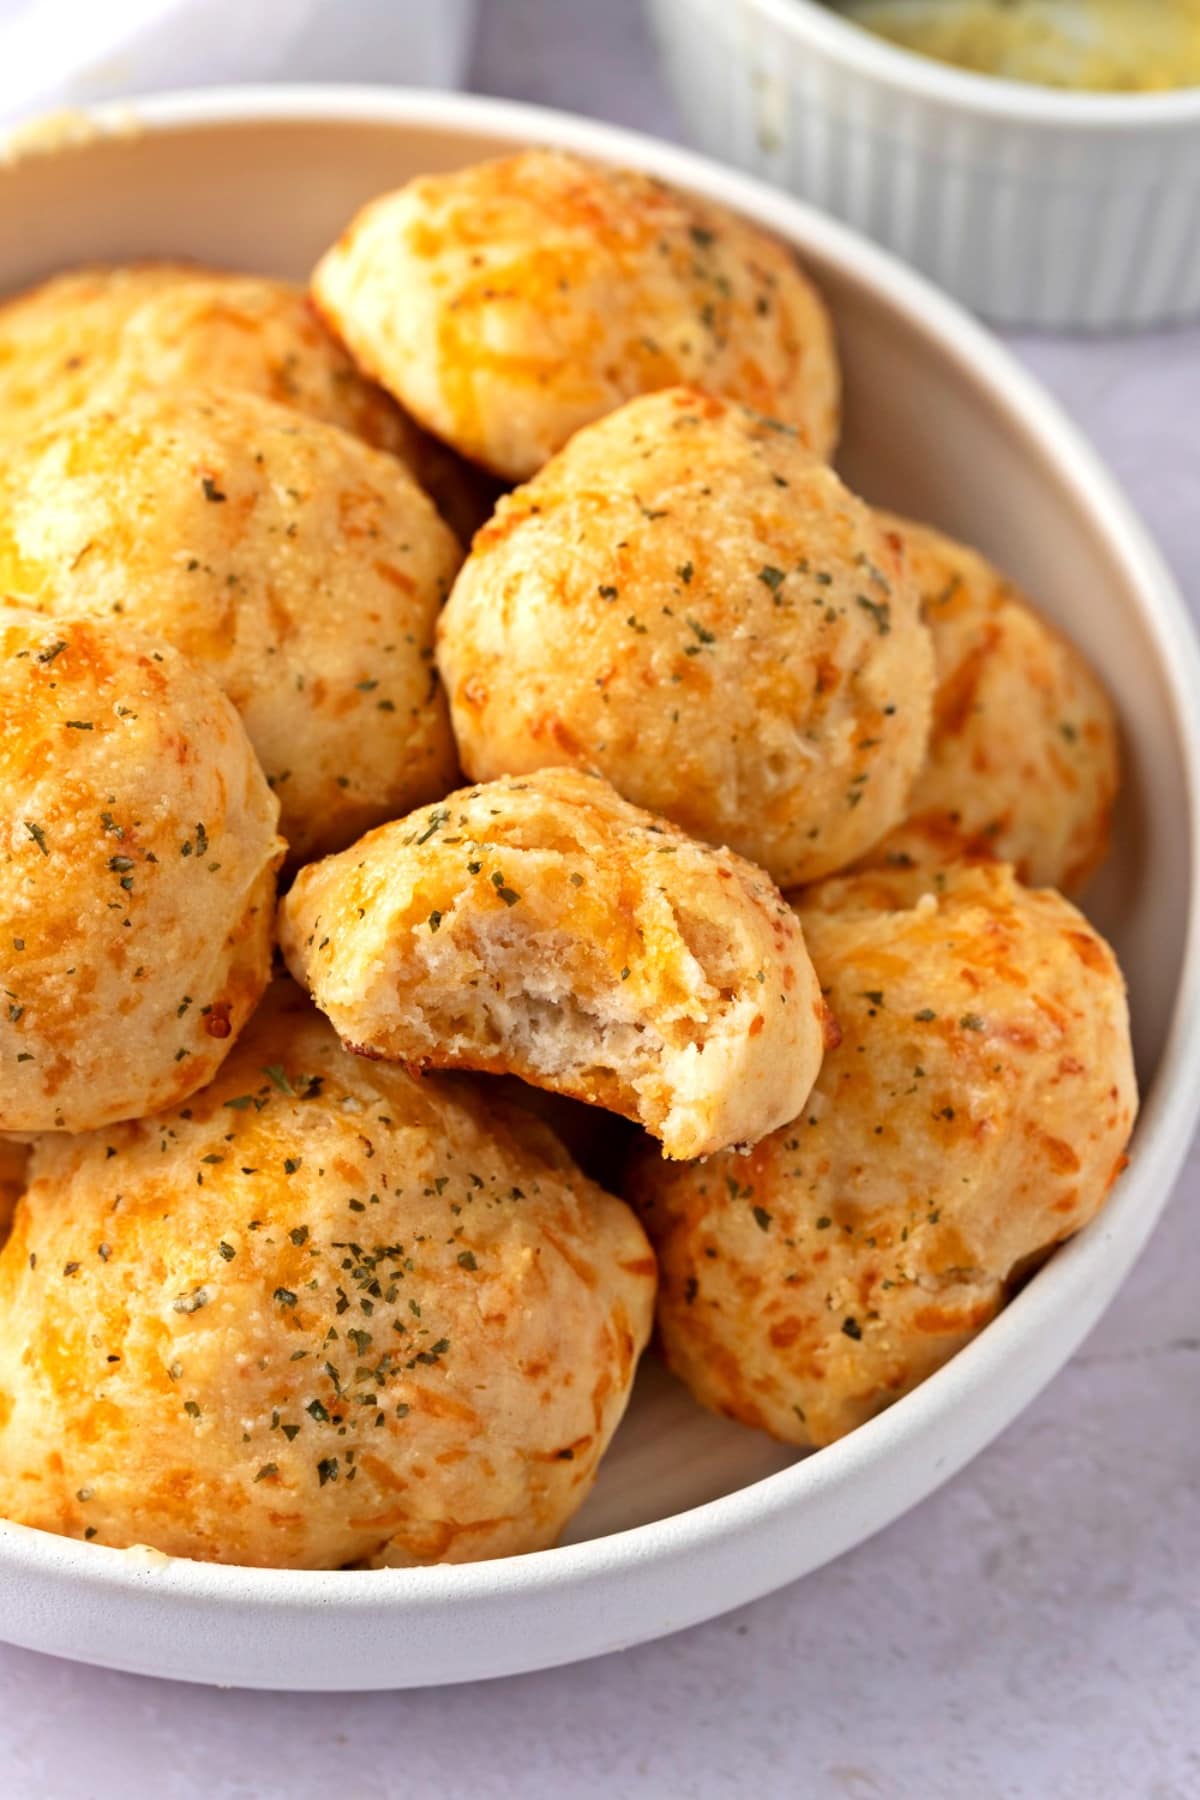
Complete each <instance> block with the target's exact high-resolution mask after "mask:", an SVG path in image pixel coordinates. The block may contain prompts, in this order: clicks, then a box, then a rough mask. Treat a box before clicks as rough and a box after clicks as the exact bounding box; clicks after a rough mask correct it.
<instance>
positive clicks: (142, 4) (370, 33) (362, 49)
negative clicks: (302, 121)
mask: <svg viewBox="0 0 1200 1800" xmlns="http://www.w3.org/2000/svg"><path fill="white" fill-rule="evenodd" d="M475 10H476V0H0V121H4V122H6V123H10V122H12V121H13V120H17V119H26V118H31V117H34V116H36V115H37V114H38V113H43V112H49V111H52V110H54V109H56V108H59V107H71V106H80V105H85V104H87V103H88V102H89V101H93V100H107V99H113V98H116V97H119V96H123V95H127V94H142V93H149V92H152V91H153V90H155V89H161V88H186V87H202V86H206V85H208V84H211V83H214V82H225V81H230V82H233V81H239V82H252V81H370V82H394V83H403V84H404V85H406V86H422V87H454V86H457V85H458V83H459V82H460V81H461V80H462V78H463V76H464V74H465V72H466V63H467V57H468V54H469V51H470V39H471V33H472V27H473V24H474V16H475Z"/></svg>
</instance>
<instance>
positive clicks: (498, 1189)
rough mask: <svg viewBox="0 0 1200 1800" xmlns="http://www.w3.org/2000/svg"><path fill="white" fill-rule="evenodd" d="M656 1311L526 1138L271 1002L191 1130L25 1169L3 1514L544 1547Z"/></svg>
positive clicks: (75, 1149) (620, 1215)
mask: <svg viewBox="0 0 1200 1800" xmlns="http://www.w3.org/2000/svg"><path fill="white" fill-rule="evenodd" d="M110 1147H111V1148H112V1149H113V1150H114V1151H115V1153H116V1154H115V1155H114V1156H110V1155H109V1154H108V1152H109V1148H110ZM653 1293H654V1260H653V1257H652V1255H651V1252H650V1249H649V1246H648V1244H647V1243H646V1240H645V1237H644V1236H643V1234H642V1232H641V1230H640V1228H639V1227H638V1225H637V1222H636V1220H635V1219H634V1218H633V1216H632V1214H631V1213H630V1212H629V1210H628V1209H627V1208H626V1207H625V1206H623V1205H622V1203H621V1202H620V1201H618V1200H616V1199H614V1198H613V1197H612V1196H611V1195H608V1194H605V1193H603V1192H602V1191H601V1190H600V1189H599V1188H596V1187H594V1186H592V1184H591V1183H589V1182H587V1181H585V1180H584V1178H583V1177H582V1176H581V1175H580V1174H579V1172H578V1170H576V1169H575V1168H574V1165H573V1164H572V1163H571V1160H570V1158H569V1157H568V1156H567V1155H566V1152H565V1151H564V1150H563V1149H562V1147H561V1145H559V1144H557V1143H556V1141H555V1140H554V1138H553V1137H552V1135H551V1134H550V1133H549V1132H548V1131H547V1130H546V1128H545V1127H544V1126H541V1125H540V1124H538V1123H537V1122H536V1121H533V1120H531V1119H529V1118H528V1117H527V1116H526V1115H524V1114H522V1113H520V1112H512V1113H509V1112H507V1111H506V1110H505V1109H503V1108H502V1107H500V1106H495V1107H493V1106H491V1105H490V1104H488V1103H487V1102H486V1101H485V1100H484V1099H483V1098H482V1097H481V1094H480V1090H479V1089H477V1088H474V1087H472V1086H471V1085H470V1084H469V1083H467V1082H465V1081H463V1082H456V1081H454V1080H453V1079H451V1078H429V1079H428V1080H426V1081H423V1082H416V1081H414V1080H412V1079H411V1078H410V1077H409V1076H407V1075H405V1074H404V1073H403V1072H402V1071H400V1070H398V1069H385V1068H381V1067H380V1066H379V1065H377V1064H368V1063H362V1062H357V1061H355V1060H354V1059H353V1058H352V1057H349V1056H347V1055H346V1054H345V1053H344V1052H343V1051H342V1050H341V1049H340V1047H339V1046H338V1044H337V1041H336V1039H335V1037H334V1035H333V1033H332V1031H330V1029H329V1028H328V1026H327V1025H325V1023H324V1022H323V1021H321V1020H320V1019H319V1018H318V1017H317V1016H316V1015H315V1014H314V1013H313V1012H312V1009H311V1008H310V1007H309V1006H308V1005H307V1002H305V1001H304V1000H303V998H302V997H301V996H300V995H299V994H298V993H297V992H296V990H295V989H293V988H291V987H290V985H289V984H280V985H279V986H278V987H277V989H276V990H275V991H274V992H273V993H272V994H271V995H270V996H268V999H267V1000H266V1001H265V1002H264V1005H263V1008H262V1009H261V1010H260V1012H259V1013H258V1015H257V1016H256V1017H255V1019H254V1021H253V1023H252V1025H251V1026H250V1028H249V1029H248V1031H247V1032H246V1034H245V1036H244V1037H243V1039H242V1040H241V1042H240V1043H239V1045H238V1047H237V1049H236V1050H235V1051H234V1053H233V1055H232V1056H231V1057H230V1059H229V1062H228V1063H227V1064H226V1066H225V1068H224V1069H223V1070H222V1071H221V1074H220V1076H219V1077H218V1079H217V1080H216V1081H215V1082H214V1083H213V1084H212V1085H211V1086H210V1087H208V1088H206V1089H205V1090H204V1091H203V1093H201V1094H199V1095H197V1096H196V1097H195V1098H194V1100H193V1101H192V1103H191V1105H190V1106H189V1107H188V1108H187V1109H186V1110H185V1111H182V1112H173V1113H169V1114H166V1115H163V1116H162V1117H160V1118H159V1119H156V1120H152V1121H151V1120H147V1121H145V1122H143V1123H142V1124H137V1125H125V1126H121V1127H117V1128H115V1129H113V1130H111V1131H109V1132H105V1133H103V1134H97V1135H93V1136H85V1137H82V1138H76V1139H60V1140H54V1141H52V1142H43V1143H41V1144H40V1145H39V1146H38V1148H37V1150H36V1151H35V1156H34V1166H33V1179H32V1182H31V1185H30V1188H29V1191H28V1194H27V1196H26V1198H25V1199H24V1201H23V1202H22V1204H21V1206H20V1208H19V1209H18V1213H17V1220H16V1224H15V1226H14V1232H13V1236H12V1238H11V1239H10V1240H9V1244H8V1246H7V1248H6V1249H5V1251H4V1252H3V1253H0V1515H3V1516H4V1517H7V1518H11V1519H17V1520H20V1521H23V1522H25V1523H28V1524H33V1525H37V1526H40V1527H42V1528H43V1529H46V1530H51V1531H56V1532H61V1533H64V1534H65V1535H67V1536H70V1537H84V1536H87V1537H89V1538H93V1539H94V1540H95V1541H96V1542H98V1543H104V1544H114V1545H118V1546H125V1545H129V1544H134V1543H147V1544H150V1545H152V1546H154V1547H155V1548H157V1549H160V1550H163V1551H166V1552H167V1553H168V1554H172V1555H179V1556H191V1557H198V1558H202V1559H205V1560H213V1561H220V1562H230V1563H244V1564H251V1565H256V1566H267V1567H280V1568H330V1567H336V1566H338V1565H340V1564H344V1563H348V1562H362V1561H374V1562H377V1563H398V1564H412V1563H427V1562H463V1561H471V1560H477V1559H479V1558H484V1557H489V1556H500V1555H509V1554H517V1553H520V1552H522V1551H527V1550H532V1549H537V1548H541V1547H543V1546H545V1545H547V1544H550V1543H552V1542H553V1541H554V1539H555V1538H556V1537H557V1535H558V1533H559V1532H560V1530H561V1529H562V1527H563V1525H564V1523H565V1522H566V1520H567V1518H568V1517H569V1516H570V1514H571V1513H572V1512H573V1511H574V1510H575V1508H576V1507H577V1506H578V1505H579V1504H580V1503H581V1501H582V1500H583V1499H584V1498H585V1496H586V1494H587V1492H588V1489H589V1487H590V1485H591V1482H592V1479H593V1476H594V1474H595V1470H596V1466H597V1463H598V1461H599V1458H600V1455H601V1454H602V1452H603V1450H604V1447H605V1445H606V1444H607V1443H608V1440H609V1438H610V1437H611V1435H612V1432H613V1431H614V1429H615V1427H616V1424H617V1422H618V1420H619V1418H620V1416H621V1413H622V1410H623V1408H624V1405H625V1401H626V1398H627V1396H628V1393H629V1388H630V1385H631V1382H632V1379H633V1373H634V1368H635V1365H636V1362H637V1358H638V1354H639V1352H640V1350H641V1348H642V1346H643V1344H644V1342H645V1339H646V1336H647V1332H648V1330H649V1326H650V1317H651V1311H652V1306H653Z"/></svg>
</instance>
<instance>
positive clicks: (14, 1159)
mask: <svg viewBox="0 0 1200 1800" xmlns="http://www.w3.org/2000/svg"><path fill="white" fill-rule="evenodd" d="M28 1167H29V1146H28V1144H23V1143H20V1142H18V1140H17V1139H16V1138H5V1137H0V1248H3V1246H4V1244H5V1242H6V1241H7V1238H8V1233H9V1227H10V1226H11V1225H12V1217H13V1213H14V1212H15V1211H16V1205H17V1201H18V1200H19V1199H20V1198H21V1195H22V1194H23V1193H24V1192H25V1180H26V1171H27V1169H28Z"/></svg>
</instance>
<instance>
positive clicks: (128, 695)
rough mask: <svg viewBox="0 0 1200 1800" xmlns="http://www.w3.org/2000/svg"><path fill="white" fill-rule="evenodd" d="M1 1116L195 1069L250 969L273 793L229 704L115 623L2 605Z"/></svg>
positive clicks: (33, 1116) (258, 966)
mask: <svg viewBox="0 0 1200 1800" xmlns="http://www.w3.org/2000/svg"><path fill="white" fill-rule="evenodd" d="M0 719H3V723H4V729H3V731H2V732H0V918H2V919H3V930H2V932H0V989H3V992H4V995H5V1000H4V1006H3V1009H2V1010H0V1131H20V1132H24V1131H84V1130H88V1129H91V1128H92V1127H94V1126H99V1125H103V1124H105V1123H107V1122H108V1121H109V1120H112V1119H123V1118H130V1117H136V1116H140V1115H141V1114H143V1113H147V1112H152V1111H154V1110H156V1109H157V1108H158V1107H161V1106H169V1105H172V1104H177V1103H178V1102H179V1101H180V1100H182V1099H183V1098H184V1097H185V1096H186V1095H188V1094H191V1093H193V1092H194V1091H195V1089H196V1088H198V1087H200V1086H201V1085H202V1084H203V1083H204V1082H205V1081H207V1080H208V1079H209V1078H210V1077H211V1076H212V1075H213V1074H215V1072H216V1070H217V1068H218V1067H219V1066H220V1064H221V1063H222V1062H223V1061H224V1058H225V1056H226V1054H227V1053H228V1051H229V1050H230V1048H231V1047H232V1044H233V1041H234V1039H235V1038H236V1036H237V1033H238V1032H239V1030H240V1029H241V1027H242V1024H243V1023H244V1021H245V1020H246V1019H247V1018H248V1017H249V1015H250V1013H251V1011H252V1010H253V1008H254V1004H255V1002H256V1001H257V999H258V997H259V995H260V994H261V992H262V990H263V987H264V986H265V984H266V980H267V974H268V970H269V968H270V961H271V919H272V912H273V909H274V895H275V870H276V867H277V866H278V862H279V859H280V856H281V855H282V853H283V845H282V843H281V842H280V840H279V838H278V837H277V836H276V832H275V826H276V821H277V818H278V812H279V809H278V805H277V803H276V801H275V799H274V797H273V796H272V794H271V793H270V791H269V789H268V787H267V785H266V782H265V781H264V779H263V775H262V771H261V769H260V768H259V766H258V763H257V761H256V760H255V757H254V754H253V752H252V750H251V748H250V745H249V742H248V741H247V738H246V734H245V731H244V730H243V728H242V725H241V722H240V721H239V719H238V716H237V714H236V713H235V712H234V710H233V708H232V706H231V705H230V704H229V702H228V701H227V700H226V699H225V698H224V696H223V695H222V694H221V693H220V691H219V690H218V689H217V688H216V687H215V686H214V684H213V683H212V682H211V681H209V679H208V678H207V676H205V675H203V674H201V673H200V671H199V670H197V669H193V668H192V667H191V666H190V664H188V663H186V662H185V661H184V659H183V658H182V657H181V656H179V655H177V654H176V652H175V651H174V650H171V649H169V648H168V647H167V646H166V645H165V644H160V643H159V642H158V641H157V640H153V639H147V638H141V637H139V636H138V635H137V634H135V633H133V632H130V631H128V630H127V629H126V628H125V627H124V626H114V625H112V624H107V623H96V622H92V621H87V620H82V621H79V620H55V621H53V622H51V621H48V620H46V619H42V618H38V617H36V616H35V615H32V614H29V613H24V612H19V611H17V610H15V609H6V608H0Z"/></svg>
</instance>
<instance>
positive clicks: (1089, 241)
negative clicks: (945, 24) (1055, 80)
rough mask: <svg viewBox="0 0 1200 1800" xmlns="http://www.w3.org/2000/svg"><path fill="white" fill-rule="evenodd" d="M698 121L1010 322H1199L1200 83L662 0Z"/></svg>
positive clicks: (736, 155)
mask: <svg viewBox="0 0 1200 1800" xmlns="http://www.w3.org/2000/svg"><path fill="white" fill-rule="evenodd" d="M648 6H649V11H650V15H651V19H652V21H653V24H654V26H655V29H656V33H657V36H658V39H659V43H660V46H661V49H662V55H663V63H664V67H665V70H666V75H667V79H668V82H669V84H670V86H671V88H672V90H673V92H674V95H675V98H676V101H677V103H678V105H679V108H680V112H681V114H682V117H683V121H684V123H685V125H686V127H687V129H688V131H689V132H690V133H691V134H692V135H693V136H694V137H695V138H696V140H697V142H698V143H699V144H700V145H701V146H702V147H703V148H704V149H706V150H708V151H710V152H711V153H713V154H714V155H717V156H720V157H722V158H723V159H725V160H726V161H729V162H733V163H737V164H739V165H740V166H741V167H743V168H746V169H749V170H751V171H753V173H755V174H757V175H760V176H764V177H766V178H767V179H768V180H771V181H773V182H776V183H777V184H779V185H780V186H782V187H785V188H789V189H790V190H791V191H792V192H793V193H795V194H799V195H801V196H802V197H803V198H804V199H806V200H810V201H813V202H814V203H815V204H816V205H818V206H820V207H822V208H823V209H824V210H825V211H827V212H830V213H833V214H834V215H835V216H836V217H838V218H841V219H845V220H846V221H847V222H848V223H849V224H851V225H854V226H856V227H857V228H858V229H859V230H860V231H863V232H866V233H867V234H868V235H869V236H871V237H873V238H875V239H876V240H877V241H878V242H879V243H881V244H884V245H886V246H887V248H888V249H890V250H893V251H895V252H896V253H897V255H899V256H902V257H904V259H905V260H906V261H907V262H910V263H912V264H914V265H915V266H916V267H917V268H919V269H920V270H921V271H922V272H923V273H924V274H926V275H928V276H930V277H931V278H932V279H933V280H934V281H936V282H937V283H938V284H939V286H941V287H943V288H945V289H947V291H948V292H950V293H951V294H953V295H954V296H955V297H956V298H957V299H959V300H962V301H964V302H965V303H966V304H967V305H968V306H970V307H972V308H973V309H974V310H975V311H977V312H980V313H982V314H984V315H985V316H986V317H987V318H989V319H992V320H994V321H995V322H997V323H999V324H1005V325H1027V326H1041V327H1049V328H1051V329H1064V328H1065V329H1082V330H1096V331H1099V330H1111V329H1118V328H1128V327H1144V326H1149V325H1156V324H1164V323H1167V322H1170V321H1176V320H1180V319H1185V318H1189V317H1195V316H1196V315H1198V314H1200V89H1196V88H1192V89H1183V90H1180V91H1179V92H1175V93H1164V94H1093V93H1074V92H1064V91H1061V90H1058V89H1052V88H1041V87H1034V86H1031V85H1030V86H1027V85H1024V84H1021V83H1017V82H1013V81H1001V80H996V79H993V78H992V77H990V76H985V75H974V74H969V73H966V72H964V71H961V70H958V69H954V68H950V67H948V66H947V65H945V64H942V63H938V62H934V61H933V60H932V59H930V58H927V57H923V56H918V55H915V54H913V53H912V52H911V51H908V50H903V49H899V48H897V47H896V46H894V45H892V44H890V43H887V42H885V41H884V40H882V39H880V38H876V37H874V36H872V35H871V34H870V33H869V32H867V31H864V30H862V29H861V28H860V27H858V26H856V25H852V24H850V23H848V22H847V21H846V20H844V19H841V18H839V17H838V16H837V15H836V14H835V13H833V12H831V11H829V10H828V9H827V8H825V7H823V6H821V5H818V4H816V3H815V0H648Z"/></svg>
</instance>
